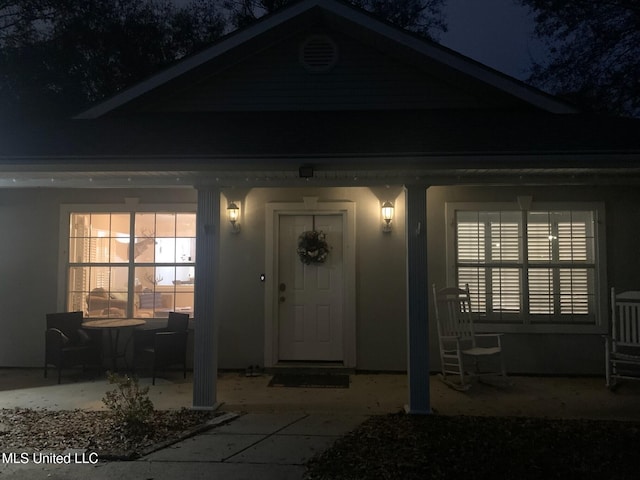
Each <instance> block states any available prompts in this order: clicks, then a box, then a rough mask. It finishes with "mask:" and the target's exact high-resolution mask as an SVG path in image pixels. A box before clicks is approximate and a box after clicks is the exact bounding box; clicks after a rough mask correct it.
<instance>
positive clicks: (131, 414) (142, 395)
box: [102, 372, 154, 437]
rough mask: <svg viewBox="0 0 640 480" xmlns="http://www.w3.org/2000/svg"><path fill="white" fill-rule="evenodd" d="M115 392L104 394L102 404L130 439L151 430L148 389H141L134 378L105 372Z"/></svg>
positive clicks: (151, 419) (150, 405)
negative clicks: (114, 386)
mask: <svg viewBox="0 0 640 480" xmlns="http://www.w3.org/2000/svg"><path fill="white" fill-rule="evenodd" d="M107 378H108V379H109V383H110V384H112V385H113V384H115V385H116V388H115V390H111V391H109V392H107V393H106V394H105V397H104V398H103V399H102V402H103V403H104V404H105V405H106V406H107V407H108V408H109V410H111V414H112V415H113V417H114V419H115V420H116V422H118V423H119V424H120V425H122V427H123V429H124V432H125V433H126V434H127V435H129V436H132V437H142V436H145V435H148V434H150V433H151V431H152V429H153V422H152V421H153V413H154V408H153V402H152V401H151V399H149V387H148V386H147V387H144V388H141V387H140V385H139V384H138V379H137V378H136V377H129V376H127V375H118V374H117V373H111V372H107Z"/></svg>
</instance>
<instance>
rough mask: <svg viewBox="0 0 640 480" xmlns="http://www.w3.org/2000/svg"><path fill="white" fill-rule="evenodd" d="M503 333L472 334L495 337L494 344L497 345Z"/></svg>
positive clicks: (499, 344) (479, 336) (499, 343)
mask: <svg viewBox="0 0 640 480" xmlns="http://www.w3.org/2000/svg"><path fill="white" fill-rule="evenodd" d="M502 335H504V334H503V333H476V334H474V335H473V336H474V337H476V338H495V340H496V344H497V345H498V347H500V346H501V341H500V337H502Z"/></svg>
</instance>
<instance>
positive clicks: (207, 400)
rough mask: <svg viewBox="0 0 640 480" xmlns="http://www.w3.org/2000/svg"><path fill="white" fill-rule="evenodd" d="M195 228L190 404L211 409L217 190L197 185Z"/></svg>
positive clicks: (215, 339) (213, 394)
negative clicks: (191, 401)
mask: <svg viewBox="0 0 640 480" xmlns="http://www.w3.org/2000/svg"><path fill="white" fill-rule="evenodd" d="M196 228H197V230H196V266H195V275H196V278H195V301H194V303H195V305H194V307H195V309H194V340H193V407H194V408H201V409H210V408H211V409H212V408H215V407H216V402H217V375H218V318H217V317H216V308H215V307H216V303H215V302H216V287H217V285H216V282H217V279H218V266H219V248H220V247H219V246H220V189H218V188H215V187H198V212H197V222H196Z"/></svg>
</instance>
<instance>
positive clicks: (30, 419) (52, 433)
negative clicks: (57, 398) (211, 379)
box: [0, 408, 219, 460]
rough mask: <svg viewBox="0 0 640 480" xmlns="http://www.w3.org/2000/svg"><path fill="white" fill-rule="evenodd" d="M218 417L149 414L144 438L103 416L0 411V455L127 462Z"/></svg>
mask: <svg viewBox="0 0 640 480" xmlns="http://www.w3.org/2000/svg"><path fill="white" fill-rule="evenodd" d="M217 415H219V413H215V412H211V411H199V410H187V409H182V410H170V411H155V412H154V415H153V420H152V421H151V428H150V431H149V433H148V434H147V435H145V436H142V437H139V438H131V437H130V436H128V435H127V434H126V433H125V431H124V429H123V427H122V425H119V424H118V423H117V422H115V421H114V419H113V418H112V415H111V413H110V412H108V411H85V410H60V411H57V410H55V411H54V410H34V409H25V408H17V409H2V410H0V451H2V452H5V453H9V452H17V453H22V452H26V453H36V452H46V453H59V454H62V453H64V452H66V451H68V450H74V451H75V450H79V451H83V452H88V453H91V452H95V453H97V454H98V457H99V458H100V459H101V460H129V459H134V458H138V457H139V456H141V455H144V454H146V453H149V452H151V451H153V450H154V449H156V448H159V447H161V446H166V445H168V444H171V443H172V442H175V441H178V440H180V439H182V438H185V437H187V436H189V435H191V434H193V433H195V432H196V431H200V430H201V429H206V428H207V425H208V422H210V421H212V420H213V418H214V417H215V416H217Z"/></svg>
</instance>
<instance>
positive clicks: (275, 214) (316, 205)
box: [264, 197, 356, 368]
mask: <svg viewBox="0 0 640 480" xmlns="http://www.w3.org/2000/svg"><path fill="white" fill-rule="evenodd" d="M284 215H341V216H342V226H343V235H342V248H343V268H344V284H343V288H344V292H343V302H344V303H343V319H342V320H343V321H342V336H343V338H342V349H343V356H342V358H343V363H344V366H345V367H348V368H355V366H356V272H355V266H356V249H355V245H356V243H355V242H356V205H355V203H354V202H318V201H317V198H315V197H313V198H311V197H305V198H304V201H303V202H297V203H293V202H287V203H281V202H274V203H267V204H266V218H265V220H266V225H265V227H266V229H265V281H264V283H265V285H264V287H265V295H264V299H265V306H264V317H265V323H264V366H265V367H266V368H270V367H274V366H276V365H277V364H278V348H279V330H278V322H277V320H278V312H277V308H278V304H277V302H276V301H275V298H276V296H277V287H276V283H277V282H275V279H276V274H277V268H278V253H279V252H278V245H279V240H280V239H279V225H280V217H281V216H284ZM301 366H302V365H301Z"/></svg>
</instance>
